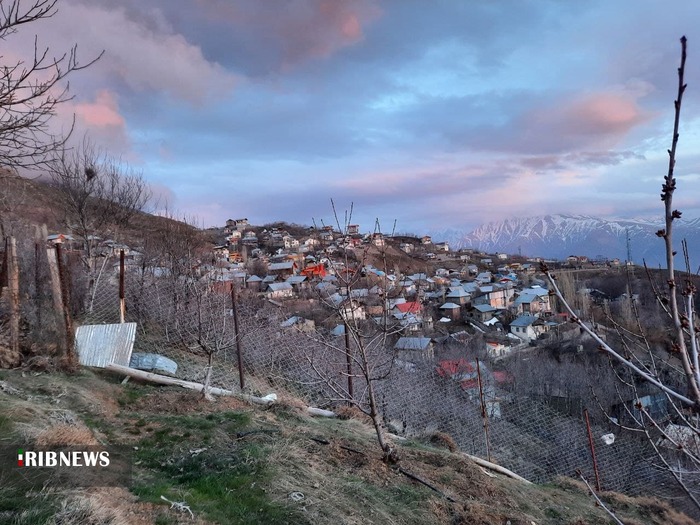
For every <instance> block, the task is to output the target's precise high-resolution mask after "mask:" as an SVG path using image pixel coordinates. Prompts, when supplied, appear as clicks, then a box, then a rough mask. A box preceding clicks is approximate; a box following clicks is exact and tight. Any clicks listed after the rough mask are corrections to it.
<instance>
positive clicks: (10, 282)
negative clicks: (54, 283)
mask: <svg viewBox="0 0 700 525" xmlns="http://www.w3.org/2000/svg"><path fill="white" fill-rule="evenodd" d="M5 253H6V254H7V288H8V292H9V294H10V355H11V360H14V358H16V357H17V356H19V317H20V311H19V264H18V261H17V241H16V239H15V238H14V237H8V238H7V239H6V241H5Z"/></svg>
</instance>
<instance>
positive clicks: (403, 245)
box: [399, 242, 415, 253]
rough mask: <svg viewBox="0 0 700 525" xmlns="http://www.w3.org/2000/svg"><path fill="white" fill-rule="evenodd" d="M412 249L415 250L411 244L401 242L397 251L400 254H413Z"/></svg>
mask: <svg viewBox="0 0 700 525" xmlns="http://www.w3.org/2000/svg"><path fill="white" fill-rule="evenodd" d="M414 248H415V246H414V245H413V244H411V243H410V242H402V243H401V244H399V249H400V250H401V251H402V252H406V253H413V249H414Z"/></svg>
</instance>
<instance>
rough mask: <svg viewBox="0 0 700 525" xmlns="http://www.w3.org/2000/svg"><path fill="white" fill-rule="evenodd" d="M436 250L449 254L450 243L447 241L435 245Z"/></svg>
mask: <svg viewBox="0 0 700 525" xmlns="http://www.w3.org/2000/svg"><path fill="white" fill-rule="evenodd" d="M435 250H437V251H438V252H449V251H450V243H448V242H447V241H444V242H437V243H435Z"/></svg>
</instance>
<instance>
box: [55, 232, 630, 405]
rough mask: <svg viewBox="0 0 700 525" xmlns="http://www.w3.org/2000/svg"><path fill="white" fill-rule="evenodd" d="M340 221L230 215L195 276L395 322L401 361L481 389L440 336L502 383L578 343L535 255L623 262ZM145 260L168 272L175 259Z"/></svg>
mask: <svg viewBox="0 0 700 525" xmlns="http://www.w3.org/2000/svg"><path fill="white" fill-rule="evenodd" d="M345 230H346V231H339V228H334V227H332V226H323V227H321V228H314V227H303V226H298V225H289V224H287V223H278V224H277V226H272V225H268V226H265V227H258V226H253V225H251V223H250V222H249V221H248V219H229V220H228V221H226V224H225V225H223V226H222V227H218V228H209V229H207V230H206V231H205V233H206V234H207V238H208V239H210V245H209V246H210V248H209V250H208V253H209V255H208V256H202V257H201V258H200V259H199V260H198V261H197V269H196V270H197V275H199V278H200V279H203V280H209V281H210V282H211V285H212V289H214V290H216V291H218V292H220V293H222V294H229V293H230V292H231V289H232V288H233V287H235V288H236V289H237V290H239V292H240V293H241V295H242V296H243V297H245V296H248V297H257V298H259V299H264V300H265V301H267V302H268V303H270V304H272V305H274V306H276V307H278V308H279V309H280V311H281V312H283V315H284V317H285V320H284V322H282V323H281V324H280V326H279V330H285V329H296V330H300V331H305V332H311V331H318V332H322V333H325V335H327V336H331V337H342V336H344V334H345V331H346V329H347V326H348V321H349V320H352V321H363V322H364V321H368V320H369V321H372V320H373V321H374V322H375V324H376V326H383V327H385V328H388V330H387V331H389V332H390V333H391V338H390V343H391V345H392V346H393V349H394V351H395V352H394V354H395V356H396V359H397V362H398V363H400V364H403V365H404V366H407V367H410V366H412V365H413V364H418V363H420V364H426V363H433V364H434V367H435V369H436V370H437V372H438V373H439V374H440V376H442V377H449V378H451V379H453V380H455V381H458V382H459V383H460V384H461V385H462V388H463V389H464V390H466V391H468V392H470V391H474V390H475V389H476V382H475V378H476V375H477V372H476V369H477V365H476V362H475V361H474V360H473V359H470V358H467V357H466V355H467V353H466V352H452V353H450V352H445V351H436V346H437V347H438V348H446V347H447V346H449V345H450V344H454V345H456V346H457V347H459V346H460V345H461V346H462V347H465V348H466V347H469V349H470V352H469V354H470V356H472V357H473V356H481V357H482V358H483V359H486V360H487V361H488V362H490V363H492V364H493V367H494V370H491V369H490V365H489V366H487V365H484V364H481V365H480V366H481V367H482V370H483V371H484V373H485V374H486V375H488V377H489V382H493V383H496V384H500V385H499V386H501V387H506V386H507V385H505V384H503V383H505V382H508V381H510V380H512V377H511V376H510V374H507V373H504V372H499V371H497V370H495V368H498V361H500V360H502V359H504V358H506V357H508V356H513V355H515V354H518V353H525V352H530V351H533V350H537V349H542V348H545V347H547V346H548V345H552V346H556V348H558V349H562V348H563V349H567V350H570V351H573V352H575V351H577V350H578V351H580V350H582V348H583V347H582V343H583V342H585V338H584V337H583V336H582V334H581V330H580V329H579V327H578V326H577V325H576V324H575V323H570V322H567V321H568V315H567V314H566V313H562V311H563V309H562V308H561V307H559V305H557V304H556V298H555V296H554V294H553V293H550V291H549V290H548V287H547V285H546V282H545V280H544V276H543V275H542V274H541V273H540V270H539V267H540V263H542V262H546V263H547V264H548V265H549V266H550V267H559V268H561V270H562V271H576V270H580V269H582V268H584V267H587V268H594V269H595V268H596V267H599V266H604V267H606V268H616V267H619V266H620V262H619V260H617V259H614V260H610V261H607V260H603V261H600V260H596V261H592V260H589V259H588V258H587V257H584V256H573V255H572V256H571V257H569V258H568V259H567V260H565V261H551V260H548V261H542V260H541V259H540V258H531V259H526V258H524V257H521V256H511V255H508V254H505V253H494V254H486V253H482V252H480V251H478V250H474V249H460V250H457V251H453V250H451V249H450V246H449V244H448V243H446V242H433V240H432V239H431V238H430V236H423V237H413V236H407V235H395V236H390V235H384V234H382V233H379V232H373V233H364V234H363V233H361V228H360V225H356V224H352V225H348V226H347V227H346V228H345ZM48 241H49V242H50V243H63V244H65V245H66V248H68V249H73V250H74V251H84V250H83V249H82V248H81V246H80V244H81V243H80V242H79V241H78V240H77V238H74V237H73V236H71V235H68V234H54V235H50V236H49V237H48ZM83 242H85V241H84V240H83ZM91 242H93V243H94V244H95V246H94V247H93V248H92V249H91V251H92V253H93V254H94V256H95V257H107V258H108V257H111V256H116V255H119V253H120V252H122V251H123V252H124V254H125V259H126V264H127V266H129V265H130V266H134V267H138V266H141V267H142V268H143V265H144V262H143V261H142V254H141V252H140V251H139V247H138V246H133V247H132V246H128V245H126V244H124V243H117V242H114V241H110V240H106V241H105V240H101V239H97V238H95V239H94V240H92V241H91ZM205 253H206V252H205ZM207 257H208V259H207ZM115 271H118V268H117V266H115ZM151 271H152V273H153V275H166V274H167V273H168V272H169V271H170V270H169V269H168V268H166V267H154V268H151ZM577 293H578V294H583V295H585V300H587V301H590V302H591V303H598V304H602V303H603V302H605V301H615V300H622V299H624V294H623V296H621V297H609V296H607V295H606V294H604V293H602V292H600V291H598V290H589V289H586V288H583V289H581V290H578V291H577ZM334 314H335V315H334ZM475 341H476V343H475ZM475 344H476V345H478V347H476V348H475V347H474V345H475ZM472 393H473V392H472Z"/></svg>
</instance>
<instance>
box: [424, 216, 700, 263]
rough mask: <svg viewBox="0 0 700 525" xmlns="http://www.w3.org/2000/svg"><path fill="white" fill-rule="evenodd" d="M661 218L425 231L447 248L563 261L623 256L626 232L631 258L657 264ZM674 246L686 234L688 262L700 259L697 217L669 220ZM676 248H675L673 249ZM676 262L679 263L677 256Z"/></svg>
mask: <svg viewBox="0 0 700 525" xmlns="http://www.w3.org/2000/svg"><path fill="white" fill-rule="evenodd" d="M661 228H663V221H662V219H661V218H659V219H658V220H653V219H647V218H642V219H601V218H597V217H589V216H585V215H544V216H540V217H527V218H517V219H505V220H503V221H500V222H492V223H489V224H484V225H481V226H479V227H478V228H476V229H475V230H473V231H472V232H470V233H468V234H466V235H465V234H463V233H460V232H459V231H458V230H454V229H451V230H446V231H443V232H431V235H432V237H433V240H435V241H441V240H445V241H448V242H449V243H450V246H451V247H452V248H453V249H456V248H460V247H465V248H476V249H479V250H482V251H485V252H489V253H493V252H506V253H512V254H517V253H522V254H523V255H526V256H540V257H546V258H556V259H564V258H566V257H567V256H569V255H586V256H588V257H591V258H595V257H599V256H601V257H606V258H614V257H617V258H619V259H621V260H625V259H627V235H628V233H629V238H630V247H631V253H632V260H633V261H634V262H635V263H637V264H641V263H642V260H646V261H647V263H648V264H650V265H654V266H656V265H658V264H663V261H664V246H663V242H662V240H661V239H659V237H657V236H656V232H657V231H658V230H659V229H661ZM674 232H675V233H674V239H675V242H674V244H678V245H679V246H680V241H681V239H683V238H686V239H687V241H688V246H689V249H690V252H691V262H694V263H695V264H697V263H700V219H690V220H686V219H681V220H678V221H677V222H676V223H675V229H674ZM678 251H679V252H680V249H679V250H678ZM678 262H681V259H680V257H678Z"/></svg>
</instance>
